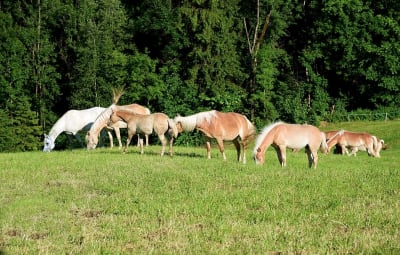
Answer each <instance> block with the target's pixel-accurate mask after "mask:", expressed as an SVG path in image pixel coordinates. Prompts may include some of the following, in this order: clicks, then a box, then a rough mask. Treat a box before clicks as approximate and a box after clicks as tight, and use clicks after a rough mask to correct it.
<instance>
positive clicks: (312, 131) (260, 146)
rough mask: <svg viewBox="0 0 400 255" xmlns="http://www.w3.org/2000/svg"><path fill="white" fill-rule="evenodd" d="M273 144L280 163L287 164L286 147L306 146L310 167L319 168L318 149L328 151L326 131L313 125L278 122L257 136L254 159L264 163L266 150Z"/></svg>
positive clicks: (297, 147) (258, 162)
mask: <svg viewBox="0 0 400 255" xmlns="http://www.w3.org/2000/svg"><path fill="white" fill-rule="evenodd" d="M270 145H272V146H273V147H274V149H275V150H276V153H277V156H278V160H279V163H280V164H281V166H282V167H284V166H286V147H289V148H291V149H301V148H304V147H306V153H307V156H308V163H309V167H310V168H311V167H312V166H313V165H314V168H317V163H318V153H317V151H318V149H319V148H320V147H321V148H322V149H323V150H322V151H323V152H326V149H327V144H326V138H325V133H324V132H321V131H320V130H319V129H318V128H317V127H315V126H312V125H307V124H303V125H299V124H287V123H284V122H276V123H273V124H271V125H269V126H266V127H265V128H264V129H263V130H262V132H261V133H260V135H259V136H258V137H257V140H256V144H255V147H254V159H255V161H256V163H257V164H264V161H265V151H266V150H267V149H268V147H269V146H270Z"/></svg>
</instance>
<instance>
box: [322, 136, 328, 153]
mask: <svg viewBox="0 0 400 255" xmlns="http://www.w3.org/2000/svg"><path fill="white" fill-rule="evenodd" d="M321 136H322V142H321V151H322V152H323V153H325V154H327V153H328V144H327V143H326V135H325V133H324V132H321Z"/></svg>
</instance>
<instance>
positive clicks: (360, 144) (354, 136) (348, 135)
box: [327, 130, 382, 157]
mask: <svg viewBox="0 0 400 255" xmlns="http://www.w3.org/2000/svg"><path fill="white" fill-rule="evenodd" d="M327 144H328V152H329V151H330V150H331V148H332V147H333V146H335V145H337V144H338V145H339V146H340V147H341V149H342V154H343V155H344V154H347V155H349V156H350V155H355V154H356V153H357V151H358V150H365V151H367V153H368V155H370V156H373V157H379V151H380V149H378V152H376V148H377V146H378V141H377V138H376V137H375V136H373V135H371V134H368V133H365V132H364V133H360V132H349V131H344V130H341V131H339V132H338V134H337V135H336V136H333V137H332V138H331V139H329V141H328V142H327ZM347 148H351V150H352V152H351V153H350V154H349V152H348V150H347ZM380 148H382V146H380Z"/></svg>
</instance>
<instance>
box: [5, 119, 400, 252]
mask: <svg viewBox="0 0 400 255" xmlns="http://www.w3.org/2000/svg"><path fill="white" fill-rule="evenodd" d="M399 127H400V121H388V122H351V123H341V124H332V125H328V126H326V127H322V128H321V129H322V130H332V129H337V128H345V129H348V130H353V131H368V132H370V133H373V134H375V135H377V136H378V137H380V138H382V139H384V140H385V142H386V143H387V144H388V149H387V150H385V151H382V152H381V158H372V157H368V156H367V154H366V152H358V154H357V157H348V156H342V155H335V154H333V153H331V154H329V155H321V154H320V159H319V164H318V168H317V169H316V170H314V169H309V168H308V167H307V165H308V163H307V158H306V155H305V153H304V152H303V151H301V152H299V153H292V152H289V151H288V159H287V167H286V168H281V167H280V165H279V163H278V160H277V158H276V154H275V152H274V151H273V150H272V148H270V149H269V150H268V151H267V153H266V164H265V165H264V166H256V165H255V163H254V162H253V161H252V160H251V156H252V155H251V153H252V152H251V151H252V148H251V149H250V150H249V151H248V153H247V157H248V163H247V164H246V165H243V164H240V163H238V162H236V161H235V151H234V150H233V147H232V146H231V145H228V146H227V147H228V149H227V157H228V160H227V161H226V162H223V161H222V159H221V156H220V154H219V151H218V150H217V149H216V147H215V146H214V147H213V151H212V159H211V160H206V159H205V149H204V148H193V147H176V148H175V156H174V157H173V158H170V157H168V156H165V157H162V158H161V157H160V156H159V155H158V153H159V151H160V147H159V146H150V147H149V148H145V154H144V155H140V154H139V153H138V152H139V150H138V149H137V148H136V147H133V146H132V147H131V148H130V151H129V152H128V153H127V154H125V155H123V154H122V153H121V152H120V151H119V150H118V149H113V150H110V149H96V150H94V151H86V150H83V149H78V150H69V151H54V152H51V153H43V152H25V153H7V154H6V153H4V154H0V178H1V182H2V184H1V185H0V202H1V207H0V226H1V238H0V254H400V217H399V215H400V164H399V163H400V162H399V159H398V156H399V152H400V132H399Z"/></svg>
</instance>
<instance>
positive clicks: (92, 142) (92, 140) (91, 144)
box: [85, 130, 99, 150]
mask: <svg viewBox="0 0 400 255" xmlns="http://www.w3.org/2000/svg"><path fill="white" fill-rule="evenodd" d="M85 139H86V144H87V145H86V148H87V149H88V150H92V149H96V146H97V143H98V142H99V138H98V137H97V136H95V135H92V134H91V133H90V130H89V131H88V132H87V133H86V137H85Z"/></svg>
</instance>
